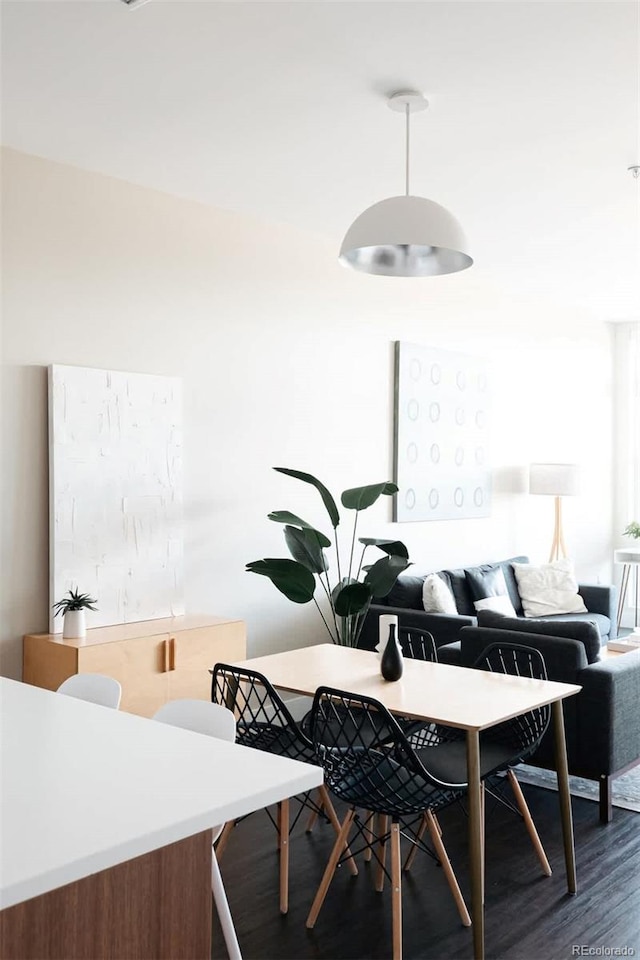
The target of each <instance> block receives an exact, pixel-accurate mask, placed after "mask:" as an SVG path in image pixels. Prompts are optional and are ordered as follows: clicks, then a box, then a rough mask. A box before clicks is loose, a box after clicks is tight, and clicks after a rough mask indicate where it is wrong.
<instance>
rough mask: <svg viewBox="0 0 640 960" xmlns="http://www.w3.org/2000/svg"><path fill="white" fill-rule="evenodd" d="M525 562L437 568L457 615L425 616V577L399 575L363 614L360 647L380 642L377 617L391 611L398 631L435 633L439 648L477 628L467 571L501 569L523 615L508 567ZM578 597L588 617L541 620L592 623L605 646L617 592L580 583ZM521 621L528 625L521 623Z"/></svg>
mask: <svg viewBox="0 0 640 960" xmlns="http://www.w3.org/2000/svg"><path fill="white" fill-rule="evenodd" d="M514 562H515V563H528V562H529V558H528V557H525V556H520V557H510V558H509V559H508V560H499V561H496V562H494V563H485V564H480V565H479V566H474V567H467V568H460V569H457V570H438V571H437V573H438V575H439V576H440V577H441V578H442V579H443V580H444V581H445V583H446V584H448V586H449V587H450V589H451V592H452V593H453V596H454V598H455V601H456V606H457V609H458V612H457V614H456V615H449V614H444V613H426V612H425V610H424V607H423V605H422V586H423V583H424V580H425V577H426V576H427V574H426V573H424V574H421V575H416V574H412V575H405V576H401V577H398V580H397V581H396V584H395V586H394V587H393V588H392V590H391V592H390V593H389V595H388V596H386V597H383V598H381V599H378V600H376V601H375V602H374V603H372V604H371V606H370V608H369V611H368V613H367V616H366V619H365V622H364V626H363V628H362V633H361V635H360V642H359V646H360V647H363V648H365V649H367V650H373V648H374V647H375V646H376V645H377V643H378V619H379V617H380V614H382V613H395V614H397V615H398V622H399V624H400V626H402V627H421V628H422V629H423V630H428V631H429V632H430V633H432V634H433V636H434V638H435V641H436V645H437V646H441V645H443V644H446V643H451V642H452V641H454V640H457V639H458V633H459V631H460V629H461V628H462V627H464V626H476V625H477V618H476V614H475V609H474V606H473V599H472V596H471V591H470V588H469V583H468V580H467V577H466V575H465V569H468V570H471V571H477V572H479V573H482V572H487V571H490V570H491V569H493V568H494V567H501V568H502V572H503V573H504V578H505V582H506V584H507V590H508V592H509V597H510V598H511V602H512V604H513V606H514V608H515V610H516V613H517V614H518V616H523V611H522V604H521V602H520V595H519V593H518V586H517V583H516V578H515V574H514V572H513V567H512V563H514ZM579 592H580V596H581V597H582V599H583V600H584V604H585V606H586V608H587V611H588V612H587V613H565V614H558V615H556V616H553V617H545V618H544V619H545V620H549V621H553V622H572V621H578V622H585V621H586V622H591V623H595V624H596V626H597V628H598V632H599V634H600V638H601V642H602V643H606V641H607V640H608V639H609V637H610V635H611V632H612V631H613V632H614V633H615V623H616V620H615V618H616V609H615V606H616V589H615V587H613V586H601V585H595V584H580V587H579ZM525 622H531V621H529V620H525Z"/></svg>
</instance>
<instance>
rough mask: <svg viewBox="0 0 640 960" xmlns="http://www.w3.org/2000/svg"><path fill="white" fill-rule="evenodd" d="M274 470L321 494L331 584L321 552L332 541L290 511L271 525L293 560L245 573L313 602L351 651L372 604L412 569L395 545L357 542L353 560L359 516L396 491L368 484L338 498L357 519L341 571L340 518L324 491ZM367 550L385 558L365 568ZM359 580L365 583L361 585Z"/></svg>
mask: <svg viewBox="0 0 640 960" xmlns="http://www.w3.org/2000/svg"><path fill="white" fill-rule="evenodd" d="M274 470H276V471H277V472H278V473H284V474H285V475H286V476H288V477H294V478H295V479H297V480H302V481H303V482H304V483H310V484H311V485H312V486H314V487H315V488H316V490H317V491H318V493H319V494H320V496H321V498H322V502H323V503H324V506H325V509H326V511H327V513H328V514H329V519H330V521H331V525H332V527H333V530H334V538H335V543H334V549H335V557H336V569H335V578H334V582H333V583H332V580H331V577H330V575H329V561H328V559H327V555H326V553H325V550H326V549H327V548H328V547H331V540H330V539H329V538H328V537H327V536H325V534H324V533H321V532H320V530H316V529H315V527H314V526H313V525H312V524H310V523H307V522H306V521H305V520H302V519H301V518H300V517H298V516H296V515H295V514H294V513H290V512H289V511H288V510H277V511H274V512H273V513H270V514H269V520H273V521H274V522H275V523H282V524H284V538H285V542H286V544H287V547H288V548H289V553H290V554H291V556H292V557H293V559H292V560H289V559H275V558H267V559H265V560H254V561H252V562H251V563H248V564H247V571H248V572H249V573H258V574H260V575H261V576H263V577H268V578H269V579H270V580H271V582H272V583H273V585H274V586H275V587H277V589H278V590H279V591H280V592H281V593H283V594H284V595H285V597H288V598H289V600H292V601H293V602H294V603H310V602H311V601H313V602H314V603H315V605H316V607H317V609H318V612H319V614H320V616H321V617H322V620H323V622H324V625H325V627H326V629H327V632H328V633H329V636H330V637H331V639H332V640H333V642H334V643H339V644H343V645H344V646H348V647H355V646H356V645H357V643H358V637H359V636H360V632H361V630H362V625H363V623H364V618H365V616H366V613H367V610H368V609H369V605H370V604H371V600H372V598H373V597H386V595H387V594H388V593H389V591H390V590H391V588H392V587H393V585H394V583H395V582H396V580H397V579H398V576H399V575H400V574H401V573H402V571H403V570H406V569H407V567H409V566H410V563H409V554H408V551H407V548H406V547H405V545H404V544H403V543H401V542H400V541H399V540H380V539H376V538H372V537H360V538H358V541H357V542H358V543H359V544H361V545H362V551H361V552H360V551H358V552H359V553H360V556H359V557H356V556H355V553H356V528H357V525H358V517H359V515H360V512H361V511H362V510H366V509H367V507H370V506H371V505H372V504H374V503H375V502H376V500H378V499H379V497H381V496H385V497H388V496H391V495H392V494H394V493H397V491H398V488H397V486H396V485H395V483H390V482H384V483H372V484H369V485H368V486H365V487H353V488H352V489H349V490H345V491H344V492H343V493H342V495H341V497H340V502H341V503H342V506H343V507H344V508H345V510H353V511H354V513H355V516H354V519H353V531H352V533H351V546H350V550H349V560H348V564H346V565H343V563H342V561H341V557H340V550H339V545H338V538H337V529H338V525H339V524H340V513H339V512H338V507H337V506H336V502H335V500H334V499H333V497H332V495H331V494H330V493H329V491H328V490H327V488H326V487H325V486H324V484H322V483H320V481H319V480H317V479H316V478H315V477H313V476H311V474H310V473H302V472H301V471H300V470H289V469H287V468H286V467H274ZM368 547H376V548H377V549H378V550H381V551H382V553H383V554H385V556H383V557H381V558H380V559H379V560H377V561H376V562H375V563H373V564H371V565H369V566H364V565H363V561H364V556H365V553H366V551H367V548H368ZM362 574H364V577H363V578H362V579H360V578H361V576H362ZM316 578H317V579H316ZM318 584H320V587H321V589H322V590H323V592H324V594H325V597H326V600H327V603H328V612H327V615H326V616H325V614H324V613H323V612H322V609H321V607H320V604H319V603H318V600H317V598H316V596H315V592H316V586H317V585H318Z"/></svg>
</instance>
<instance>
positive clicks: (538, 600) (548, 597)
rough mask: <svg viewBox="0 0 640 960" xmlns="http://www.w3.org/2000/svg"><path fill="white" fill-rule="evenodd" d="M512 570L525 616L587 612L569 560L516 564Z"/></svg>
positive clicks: (571, 562)
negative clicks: (537, 563)
mask: <svg viewBox="0 0 640 960" xmlns="http://www.w3.org/2000/svg"><path fill="white" fill-rule="evenodd" d="M514 571H515V575H516V580H517V581H518V592H519V593H520V598H521V600H522V606H523V608H524V615H525V617H547V616H553V615H554V614H559V613H586V612H587V608H586V607H585V605H584V601H583V599H582V597H581V596H580V594H579V593H578V581H577V580H576V578H575V574H574V572H573V561H572V560H569V559H568V558H565V559H562V560H555V561H554V562H553V563H542V564H539V565H534V564H530V563H527V564H524V563H516V564H514Z"/></svg>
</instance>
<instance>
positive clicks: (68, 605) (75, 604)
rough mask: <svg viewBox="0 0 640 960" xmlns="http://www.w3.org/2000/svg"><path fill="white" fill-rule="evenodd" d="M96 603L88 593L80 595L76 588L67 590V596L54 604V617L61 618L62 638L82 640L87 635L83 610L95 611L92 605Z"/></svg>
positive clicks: (95, 608)
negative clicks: (59, 615)
mask: <svg viewBox="0 0 640 960" xmlns="http://www.w3.org/2000/svg"><path fill="white" fill-rule="evenodd" d="M96 602H97V601H96V600H94V598H93V597H90V596H89V594H88V593H80V591H79V590H78V588H77V587H76V589H75V590H69V591H68V592H67V596H66V597H63V598H62V600H58V602H57V603H54V605H53V609H54V610H55V613H54V617H57V616H58V614H59V613H61V614H62V616H63V623H62V636H63V637H64V638H65V639H67V640H72V639H73V640H82V639H83V638H84V637H85V636H86V635H87V625H86V622H85V615H84V612H85V610H97V609H98V608H97V607H94V603H96Z"/></svg>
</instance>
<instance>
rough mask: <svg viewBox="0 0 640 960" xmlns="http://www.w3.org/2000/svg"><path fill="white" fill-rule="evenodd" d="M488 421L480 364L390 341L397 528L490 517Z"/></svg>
mask: <svg viewBox="0 0 640 960" xmlns="http://www.w3.org/2000/svg"><path fill="white" fill-rule="evenodd" d="M490 420H491V400H490V392H489V377H488V370H487V364H486V362H485V361H483V360H481V359H479V358H477V357H472V356H467V355H466V354H462V353H454V352H452V351H448V350H440V349H436V348H432V347H421V346H418V345H417V344H413V343H401V342H399V341H398V342H396V379H395V436H394V440H395V449H394V460H395V482H396V483H397V485H398V487H399V491H398V493H397V494H396V496H395V497H394V517H393V519H394V520H395V521H397V522H402V521H411V520H455V519H465V520H467V519H470V518H472V517H488V516H489V515H490V513H491V469H490V462H489V456H490V448H489V426H490Z"/></svg>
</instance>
